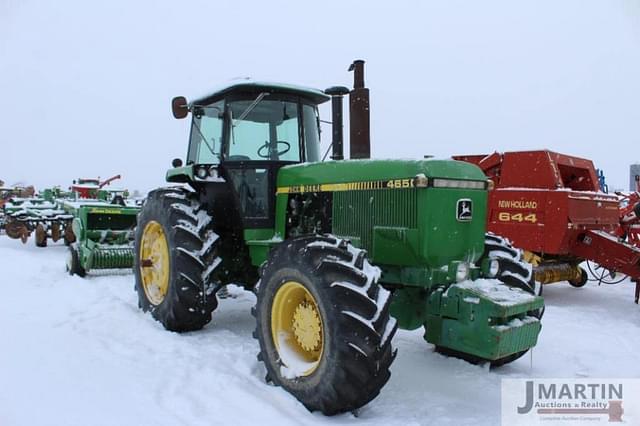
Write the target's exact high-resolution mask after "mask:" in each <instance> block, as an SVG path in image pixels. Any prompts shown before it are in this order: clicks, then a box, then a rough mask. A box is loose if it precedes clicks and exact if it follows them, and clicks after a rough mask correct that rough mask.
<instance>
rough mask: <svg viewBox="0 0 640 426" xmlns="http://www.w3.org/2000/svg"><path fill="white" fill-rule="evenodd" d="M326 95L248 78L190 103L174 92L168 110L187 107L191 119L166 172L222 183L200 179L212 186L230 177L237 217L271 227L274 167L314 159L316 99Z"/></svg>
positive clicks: (182, 113)
mask: <svg viewBox="0 0 640 426" xmlns="http://www.w3.org/2000/svg"><path fill="white" fill-rule="evenodd" d="M329 99H330V98H329V96H328V95H326V94H324V93H323V92H321V91H319V90H315V89H308V88H303V87H298V86H291V85H283V84H273V83H258V82H249V81H242V82H239V83H234V84H231V85H229V86H227V87H224V88H222V89H220V90H217V91H215V92H214V93H213V94H211V95H208V96H206V97H203V98H200V99H197V100H194V101H192V102H190V103H187V102H186V100H185V99H184V98H182V97H180V98H175V99H174V100H173V113H174V116H175V117H176V118H184V117H186V116H187V114H188V113H189V112H191V115H192V122H191V132H190V139H189V148H188V152H187V157H186V158H187V161H186V166H185V167H182V164H181V163H182V162H181V161H180V160H176V161H174V169H173V170H170V171H169V173H168V175H167V180H169V181H174V182H190V183H191V184H193V185H196V186H199V187H200V186H205V185H206V184H211V183H214V184H215V183H224V184H225V185H206V186H211V187H212V189H211V191H213V192H218V191H223V190H224V189H223V188H224V187H226V188H227V191H228V189H230V188H229V187H228V184H230V185H231V188H232V190H233V191H234V192H235V196H234V197H233V198H234V201H235V202H236V203H237V208H238V210H239V211H240V215H241V217H242V218H243V220H244V225H245V226H248V227H252V228H263V227H272V226H273V223H274V210H275V205H274V199H275V197H274V195H275V192H276V177H277V172H278V170H279V169H280V168H281V167H283V166H286V165H289V164H296V163H301V162H317V161H319V160H320V149H319V148H320V120H319V115H318V105H319V104H321V103H323V102H326V101H327V100H329ZM176 166H177V167H176ZM215 187H219V189H218V190H216V189H215Z"/></svg>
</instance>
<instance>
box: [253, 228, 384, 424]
mask: <svg viewBox="0 0 640 426" xmlns="http://www.w3.org/2000/svg"><path fill="white" fill-rule="evenodd" d="M261 275H262V278H261V281H260V285H259V290H258V300H257V303H256V307H255V309H253V310H252V314H253V315H254V316H255V317H256V331H255V333H254V337H255V338H257V339H258V342H259V344H260V353H259V354H258V360H261V361H263V362H264V364H265V366H266V369H267V381H271V382H273V383H274V384H275V385H277V386H282V387H283V388H284V389H285V390H287V391H288V392H290V393H291V394H292V395H293V396H295V397H296V398H297V399H298V400H299V401H300V402H301V403H302V404H303V405H304V406H305V407H307V409H309V410H310V411H315V410H318V411H321V412H322V413H324V414H326V415H334V414H338V413H343V412H346V411H352V410H355V409H357V408H359V407H362V406H363V405H365V404H366V403H368V402H369V401H371V400H372V399H373V398H375V397H376V396H377V395H378V394H379V393H380V389H382V387H383V386H384V385H385V383H386V382H387V381H388V380H389V377H390V375H391V373H390V372H389V366H390V365H391V363H392V362H393V359H394V357H395V352H394V351H393V350H392V348H391V338H392V337H393V335H394V334H395V332H396V330H397V324H396V321H395V319H393V318H391V317H390V315H389V305H390V302H391V295H390V293H389V292H388V291H387V290H385V289H383V288H382V287H381V286H380V285H379V284H378V278H379V276H380V270H379V269H378V268H375V267H373V266H371V265H370V264H369V262H368V261H367V259H366V253H365V252H364V251H363V250H359V249H356V248H354V247H353V246H351V245H350V244H349V243H348V242H347V241H345V240H340V239H337V238H334V237H331V236H327V237H321V236H312V237H301V238H296V239H293V240H288V241H286V242H284V243H282V244H280V245H279V246H278V247H276V248H275V249H274V250H273V251H272V252H271V254H270V256H269V260H268V262H267V263H266V266H265V267H264V269H263V270H262V274H261Z"/></svg>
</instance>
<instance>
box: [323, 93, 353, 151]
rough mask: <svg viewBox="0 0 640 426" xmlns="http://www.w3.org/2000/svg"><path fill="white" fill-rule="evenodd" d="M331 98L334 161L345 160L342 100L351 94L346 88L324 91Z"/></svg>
mask: <svg viewBox="0 0 640 426" xmlns="http://www.w3.org/2000/svg"><path fill="white" fill-rule="evenodd" d="M324 93H326V94H327V95H329V96H331V115H332V118H331V123H332V125H331V130H332V142H331V146H332V147H333V152H332V153H331V159H332V160H344V142H343V139H344V138H343V135H342V128H343V117H342V98H343V97H344V95H347V94H348V93H349V89H347V88H346V87H344V86H334V87H329V88H328V89H327V90H325V91H324Z"/></svg>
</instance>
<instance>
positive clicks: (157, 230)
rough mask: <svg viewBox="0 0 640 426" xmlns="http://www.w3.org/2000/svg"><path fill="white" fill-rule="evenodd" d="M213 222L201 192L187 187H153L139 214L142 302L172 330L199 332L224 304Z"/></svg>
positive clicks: (138, 279)
mask: <svg viewBox="0 0 640 426" xmlns="http://www.w3.org/2000/svg"><path fill="white" fill-rule="evenodd" d="M212 226H213V225H212V221H211V217H210V216H209V215H208V214H207V212H206V210H205V209H204V208H203V207H202V206H201V205H200V204H199V203H198V202H197V200H196V195H195V194H193V193H191V192H189V191H187V190H186V189H183V188H163V189H157V190H154V191H152V192H151V193H149V196H148V198H147V200H146V201H145V203H144V205H143V207H142V210H141V211H140V213H139V214H138V223H137V227H136V239H135V256H134V273H135V281H136V284H135V289H136V291H137V293H138V305H139V307H140V308H141V309H142V310H143V311H145V312H146V311H151V315H152V316H153V318H155V319H156V320H157V321H159V322H160V323H162V325H163V326H164V328H166V329H167V330H170V331H177V332H184V331H193V330H199V329H201V328H202V327H204V326H205V325H206V324H207V323H209V321H211V313H212V312H213V310H214V309H215V308H216V307H217V305H218V302H217V299H216V297H215V294H214V291H213V290H214V287H213V286H212V285H211V281H212V278H211V277H212V273H213V271H214V270H215V269H216V268H217V266H218V264H219V263H220V258H219V257H218V250H217V242H218V235H217V234H216V233H215V232H213V229H212Z"/></svg>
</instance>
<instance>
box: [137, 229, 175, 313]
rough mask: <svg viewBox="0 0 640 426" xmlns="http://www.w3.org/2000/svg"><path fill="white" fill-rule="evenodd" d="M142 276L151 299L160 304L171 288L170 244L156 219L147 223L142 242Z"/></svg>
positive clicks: (145, 289)
mask: <svg viewBox="0 0 640 426" xmlns="http://www.w3.org/2000/svg"><path fill="white" fill-rule="evenodd" d="M138 255H139V257H140V259H139V260H140V262H139V264H140V276H141V278H142V287H143V288H144V292H145V294H146V295H147V298H148V299H149V301H150V302H151V303H152V304H154V305H156V306H157V305H159V304H161V303H162V301H163V300H164V298H165V296H166V295H167V292H168V290H169V269H170V258H169V245H168V244H167V238H166V236H165V234H164V229H163V228H162V225H160V224H159V223H158V222H156V221H151V222H149V223H147V225H146V226H145V228H144V231H142V239H141V242H140V253H138Z"/></svg>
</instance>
